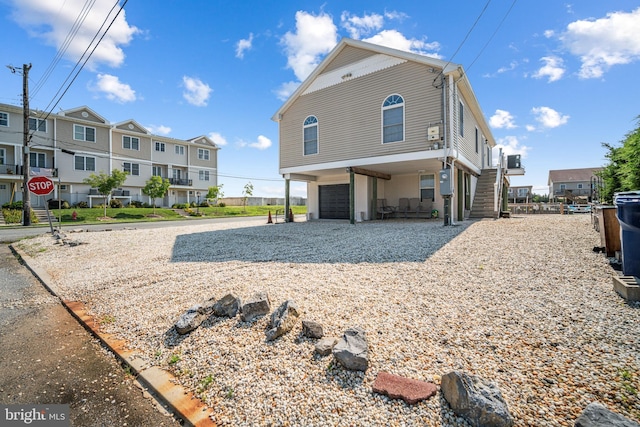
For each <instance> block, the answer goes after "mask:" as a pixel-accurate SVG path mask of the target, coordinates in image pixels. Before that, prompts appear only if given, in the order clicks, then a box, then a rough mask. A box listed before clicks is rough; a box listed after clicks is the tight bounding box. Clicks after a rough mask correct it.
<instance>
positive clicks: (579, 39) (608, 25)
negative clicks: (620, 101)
mask: <svg viewBox="0 0 640 427" xmlns="http://www.w3.org/2000/svg"><path fill="white" fill-rule="evenodd" d="M639 22H640V7H639V8H637V9H636V10H634V11H632V12H628V13H627V12H611V13H608V14H607V16H606V17H605V18H600V19H595V20H594V19H591V20H579V21H574V22H572V23H570V24H569V25H567V31H565V32H564V33H562V34H561V35H560V40H561V41H562V43H563V44H564V46H565V47H566V48H567V49H568V50H569V51H570V52H571V53H572V54H573V55H577V56H579V57H580V60H581V61H582V66H581V68H580V72H579V73H578V75H579V76H580V77H581V78H584V79H590V78H600V77H602V75H603V74H604V73H605V72H606V71H608V70H609V68H611V67H612V66H614V65H620V64H628V63H631V62H634V61H637V60H639V59H640V31H638V23H639Z"/></svg>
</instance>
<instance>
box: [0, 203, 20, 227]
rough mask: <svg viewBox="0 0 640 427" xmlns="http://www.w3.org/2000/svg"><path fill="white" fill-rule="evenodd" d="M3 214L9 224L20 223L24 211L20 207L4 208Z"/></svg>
mask: <svg viewBox="0 0 640 427" xmlns="http://www.w3.org/2000/svg"><path fill="white" fill-rule="evenodd" d="M6 204H7V205H8V204H9V203H6ZM3 207H4V206H3ZM2 216H3V217H4V222H6V223H7V224H20V223H21V222H22V211H21V210H19V209H7V208H4V209H2Z"/></svg>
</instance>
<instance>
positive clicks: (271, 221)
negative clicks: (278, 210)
mask: <svg viewBox="0 0 640 427" xmlns="http://www.w3.org/2000/svg"><path fill="white" fill-rule="evenodd" d="M267 224H273V220H272V219H271V210H269V218H268V219H267Z"/></svg>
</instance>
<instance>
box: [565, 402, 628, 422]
mask: <svg viewBox="0 0 640 427" xmlns="http://www.w3.org/2000/svg"><path fill="white" fill-rule="evenodd" d="M574 426H575V427H640V424H638V423H637V422H635V421H632V420H630V419H628V418H625V417H623V416H622V415H620V414H616V413H615V412H611V411H610V410H608V409H607V408H605V407H604V406H603V405H601V404H599V403H597V402H593V403H590V404H588V405H587V407H586V408H585V409H584V411H582V414H580V416H579V417H578V419H576V423H575V424H574Z"/></svg>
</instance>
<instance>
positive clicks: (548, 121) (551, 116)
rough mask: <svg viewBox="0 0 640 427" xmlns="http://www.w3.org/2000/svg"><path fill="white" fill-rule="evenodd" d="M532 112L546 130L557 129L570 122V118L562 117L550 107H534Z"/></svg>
mask: <svg viewBox="0 0 640 427" xmlns="http://www.w3.org/2000/svg"><path fill="white" fill-rule="evenodd" d="M531 112H532V113H533V114H534V115H535V116H536V117H535V119H536V121H537V122H538V123H540V124H541V125H542V126H543V127H545V128H557V127H558V126H562V125H564V124H566V123H567V122H568V121H569V116H567V115H562V114H561V113H559V112H557V111H556V110H554V109H553V108H549V107H534V108H532V109H531Z"/></svg>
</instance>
